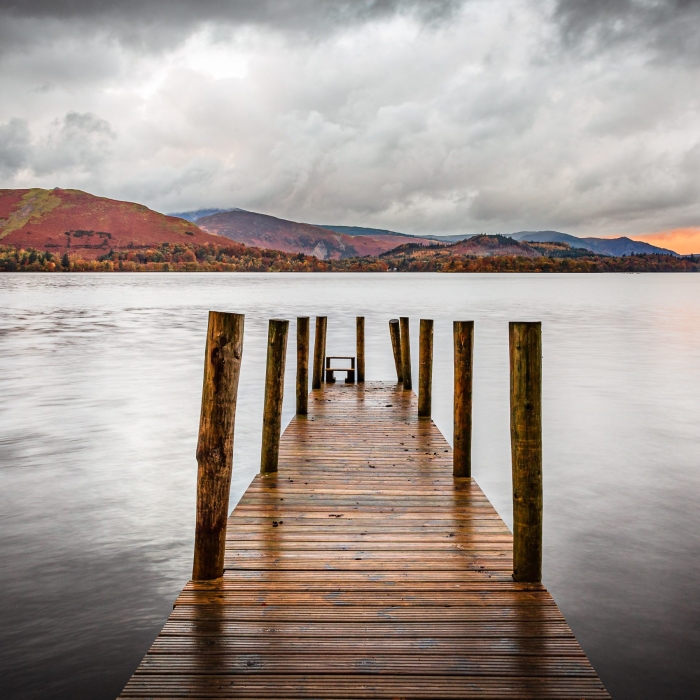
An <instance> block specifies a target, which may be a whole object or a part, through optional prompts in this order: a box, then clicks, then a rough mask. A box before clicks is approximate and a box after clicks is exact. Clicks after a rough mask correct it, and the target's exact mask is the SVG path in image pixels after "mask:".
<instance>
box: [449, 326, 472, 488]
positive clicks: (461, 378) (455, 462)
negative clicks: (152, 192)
mask: <svg viewBox="0 0 700 700" xmlns="http://www.w3.org/2000/svg"><path fill="white" fill-rule="evenodd" d="M453 336H454V363H455V366H454V381H455V386H454V450H453V452H452V473H453V475H454V476H456V477H471V475H472V368H473V361H474V360H473V356H474V321H455V322H454V324H453Z"/></svg>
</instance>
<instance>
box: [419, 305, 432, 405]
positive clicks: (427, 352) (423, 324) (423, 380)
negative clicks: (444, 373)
mask: <svg viewBox="0 0 700 700" xmlns="http://www.w3.org/2000/svg"><path fill="white" fill-rule="evenodd" d="M432 410H433V322H432V320H431V319H427V318H422V319H421V320H420V329H419V335H418V415H419V416H420V417H421V418H430V415H431V413H432Z"/></svg>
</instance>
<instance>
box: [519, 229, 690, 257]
mask: <svg viewBox="0 0 700 700" xmlns="http://www.w3.org/2000/svg"><path fill="white" fill-rule="evenodd" d="M508 235H509V236H511V237H512V238H515V239H516V240H518V241H539V242H541V243H568V244H569V245H570V246H571V247H572V248H583V249H585V250H590V251H591V252H593V253H598V254H599V255H611V256H614V257H620V256H623V255H632V254H639V253H655V254H664V255H678V253H676V252H675V251H673V250H668V249H667V248H659V247H658V246H655V245H651V244H650V243H645V242H644V241H633V240H632V239H631V238H627V236H622V237H620V238H595V237H593V236H589V237H587V238H579V237H578V236H572V235H571V234H569V233H562V232H561V231H518V232H517V233H511V234H508Z"/></svg>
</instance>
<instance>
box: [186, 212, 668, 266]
mask: <svg viewBox="0 0 700 700" xmlns="http://www.w3.org/2000/svg"><path fill="white" fill-rule="evenodd" d="M209 211H214V212H215V213H214V214H211V215H206V214H204V212H209ZM199 214H201V216H199ZM177 216H180V217H182V218H184V219H187V220H189V221H193V222H194V223H196V224H197V225H198V226H200V227H202V228H203V229H204V230H205V231H208V232H210V233H216V234H217V235H220V236H226V237H227V238H231V239H232V240H235V241H237V242H239V243H245V244H246V245H254V246H261V247H267V248H275V249H276V250H283V251H285V252H287V253H305V254H307V255H315V256H316V257H319V258H321V259H322V260H323V259H326V258H333V259H339V258H347V257H356V256H363V255H381V254H382V253H385V252H386V251H388V250H391V249H392V248H395V247H396V246H399V245H402V244H403V243H407V242H411V243H420V244H421V245H431V244H435V243H437V242H440V243H448V244H451V243H459V242H460V241H464V240H466V239H468V238H472V237H473V236H477V235H481V234H462V235H459V234H458V235H451V236H436V235H433V234H426V235H424V236H413V235H410V234H407V233H400V232H398V231H390V230H386V229H377V228H366V227H362V226H336V225H334V224H318V225H315V224H303V223H296V222H294V221H288V220H286V219H279V218H277V217H273V216H268V215H266V214H256V213H254V212H249V211H245V210H243V209H230V210H223V209H218V210H206V209H205V210H199V211H194V212H181V213H179V214H177ZM329 231H330V232H331V233H333V234H335V236H329V235H328V233H327V232H329ZM502 235H504V236H508V237H509V238H514V239H515V240H518V241H535V242H540V243H567V244H568V245H569V246H571V247H572V248H579V249H582V250H588V251H590V252H592V253H596V254H598V255H609V256H614V257H619V256H624V255H632V254H640V253H656V254H664V255H677V253H675V252H674V251H672V250H668V249H667V248H659V247H658V246H654V245H651V244H650V243H644V242H643V241H634V240H632V239H631V238H627V237H624V236H623V237H620V238H596V237H586V238H579V237H577V236H572V235H571V234H569V233H562V232H561V231H517V232H515V233H505V234H502ZM501 254H502V255H505V254H506V253H501Z"/></svg>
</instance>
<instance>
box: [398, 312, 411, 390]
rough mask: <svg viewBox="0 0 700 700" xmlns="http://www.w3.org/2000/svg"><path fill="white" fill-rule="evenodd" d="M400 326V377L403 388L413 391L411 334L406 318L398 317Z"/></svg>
mask: <svg viewBox="0 0 700 700" xmlns="http://www.w3.org/2000/svg"><path fill="white" fill-rule="evenodd" d="M399 325H400V326H401V376H402V377H403V388H404V389H406V390H407V391H408V390H411V389H413V382H412V381H411V333H410V331H409V328H408V316H401V317H399Z"/></svg>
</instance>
